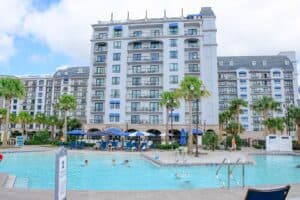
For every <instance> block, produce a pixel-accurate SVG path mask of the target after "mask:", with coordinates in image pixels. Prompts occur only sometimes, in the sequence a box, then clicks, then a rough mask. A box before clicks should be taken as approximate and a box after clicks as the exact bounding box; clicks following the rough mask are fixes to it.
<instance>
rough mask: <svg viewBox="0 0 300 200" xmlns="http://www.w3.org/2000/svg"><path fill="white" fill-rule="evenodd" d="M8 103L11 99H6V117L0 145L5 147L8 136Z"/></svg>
mask: <svg viewBox="0 0 300 200" xmlns="http://www.w3.org/2000/svg"><path fill="white" fill-rule="evenodd" d="M10 105H11V99H7V105H6V106H7V108H6V119H5V126H4V134H3V141H2V146H3V147H7V146H8V143H7V141H8V138H9V131H8V130H9V115H10Z"/></svg>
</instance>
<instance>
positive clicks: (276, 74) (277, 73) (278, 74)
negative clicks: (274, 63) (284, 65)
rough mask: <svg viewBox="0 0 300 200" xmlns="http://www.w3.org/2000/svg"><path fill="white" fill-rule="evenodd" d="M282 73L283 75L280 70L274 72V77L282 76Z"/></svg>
mask: <svg viewBox="0 0 300 200" xmlns="http://www.w3.org/2000/svg"><path fill="white" fill-rule="evenodd" d="M280 75H281V73H280V72H278V71H276V72H273V77H274V78H280Z"/></svg>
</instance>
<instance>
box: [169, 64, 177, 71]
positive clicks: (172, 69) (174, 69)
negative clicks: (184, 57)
mask: <svg viewBox="0 0 300 200" xmlns="http://www.w3.org/2000/svg"><path fill="white" fill-rule="evenodd" d="M177 71H178V63H170V72H177Z"/></svg>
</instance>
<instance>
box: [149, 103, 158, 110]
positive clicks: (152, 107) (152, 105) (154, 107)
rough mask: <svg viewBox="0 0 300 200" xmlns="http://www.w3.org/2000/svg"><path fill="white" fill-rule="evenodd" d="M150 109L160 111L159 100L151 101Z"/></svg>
mask: <svg viewBox="0 0 300 200" xmlns="http://www.w3.org/2000/svg"><path fill="white" fill-rule="evenodd" d="M149 109H150V111H159V103H158V102H150V103H149Z"/></svg>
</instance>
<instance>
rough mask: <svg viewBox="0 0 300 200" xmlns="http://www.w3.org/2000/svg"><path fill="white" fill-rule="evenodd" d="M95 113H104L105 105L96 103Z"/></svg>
mask: <svg viewBox="0 0 300 200" xmlns="http://www.w3.org/2000/svg"><path fill="white" fill-rule="evenodd" d="M94 111H103V103H95V107H94Z"/></svg>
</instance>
